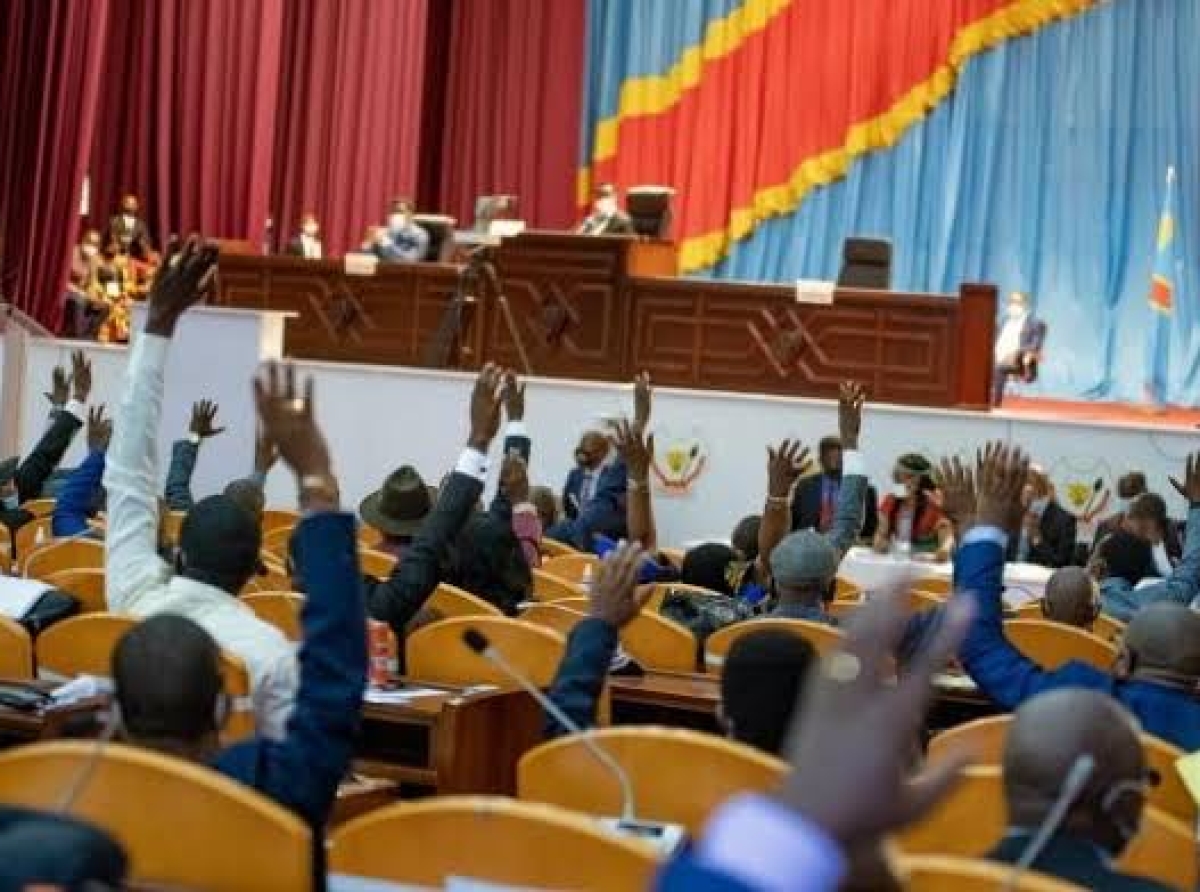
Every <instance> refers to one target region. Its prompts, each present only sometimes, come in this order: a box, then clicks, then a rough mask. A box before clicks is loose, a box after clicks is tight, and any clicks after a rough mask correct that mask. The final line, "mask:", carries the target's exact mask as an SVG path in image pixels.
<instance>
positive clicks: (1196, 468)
mask: <svg viewBox="0 0 1200 892" xmlns="http://www.w3.org/2000/svg"><path fill="white" fill-rule="evenodd" d="M1171 485H1172V486H1173V487H1175V491H1176V492H1177V493H1179V494H1180V495H1181V496H1183V497H1184V498H1185V499H1187V501H1188V505H1189V507H1190V506H1192V505H1200V452H1194V453H1192V454H1191V455H1189V456H1188V460H1187V466H1186V467H1185V468H1184V475H1183V483H1180V482H1179V481H1178V480H1176V479H1175V478H1174V477H1172V478H1171Z"/></svg>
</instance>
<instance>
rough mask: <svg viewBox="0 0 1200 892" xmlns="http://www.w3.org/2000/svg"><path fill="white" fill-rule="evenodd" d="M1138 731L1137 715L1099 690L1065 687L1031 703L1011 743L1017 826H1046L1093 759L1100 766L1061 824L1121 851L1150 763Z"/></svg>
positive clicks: (1007, 774) (1012, 809)
mask: <svg viewBox="0 0 1200 892" xmlns="http://www.w3.org/2000/svg"><path fill="white" fill-rule="evenodd" d="M1138 733H1139V729H1138V725H1137V722H1136V720H1135V719H1134V718H1133V716H1131V715H1130V714H1129V713H1128V712H1127V711H1126V710H1125V709H1124V707H1122V706H1121V705H1120V704H1119V703H1117V701H1115V700H1113V699H1112V698H1111V697H1109V696H1108V695H1106V694H1102V693H1100V692H1099V691H1091V690H1086V689H1083V688H1066V689H1062V690H1057V691H1050V692H1048V693H1045V694H1041V695H1039V696H1037V697H1034V698H1033V699H1031V700H1028V701H1026V703H1025V704H1024V705H1023V706H1021V708H1020V709H1018V710H1017V712H1016V714H1015V715H1014V717H1013V723H1012V727H1011V728H1010V729H1009V732H1008V740H1007V742H1006V744H1005V747H1004V795H1005V799H1006V800H1007V803H1008V818H1009V824H1010V826H1012V827H1018V828H1035V827H1037V826H1039V825H1040V824H1041V823H1042V821H1043V820H1044V819H1045V817H1046V815H1047V814H1048V813H1049V812H1050V810H1051V808H1052V807H1053V806H1054V803H1055V800H1056V799H1058V797H1059V796H1060V794H1061V793H1062V792H1063V785H1064V784H1065V783H1066V781H1067V778H1068V777H1069V776H1070V775H1071V774H1072V771H1073V770H1074V769H1075V766H1076V765H1077V764H1079V763H1080V760H1081V759H1082V758H1084V757H1090V758H1091V759H1092V761H1093V767H1092V769H1091V772H1090V773H1089V774H1088V775H1087V778H1086V782H1084V784H1083V786H1082V788H1081V789H1080V792H1079V795H1077V796H1076V797H1075V798H1074V800H1073V802H1072V804H1071V807H1070V808H1069V810H1068V812H1067V817H1066V819H1065V821H1064V822H1063V825H1062V827H1063V830H1064V831H1065V832H1067V833H1071V834H1073V835H1075V836H1081V837H1083V838H1086V839H1089V840H1091V841H1092V842H1094V843H1096V844H1097V845H1099V846H1101V847H1103V848H1104V849H1106V850H1108V851H1109V852H1112V853H1113V854H1116V853H1118V852H1120V850H1121V849H1122V848H1123V847H1124V846H1125V844H1126V843H1127V842H1128V837H1129V836H1130V835H1131V833H1130V831H1131V830H1134V829H1135V828H1136V827H1137V824H1138V820H1139V818H1140V816H1141V810H1142V796H1141V795H1140V792H1139V791H1140V787H1139V784H1141V782H1142V781H1143V780H1144V779H1145V776H1146V762H1145V756H1144V755H1143V753H1142V745H1141V741H1140V740H1139V739H1138Z"/></svg>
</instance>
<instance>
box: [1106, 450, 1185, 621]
mask: <svg viewBox="0 0 1200 892" xmlns="http://www.w3.org/2000/svg"><path fill="white" fill-rule="evenodd" d="M1189 464H1190V463H1189ZM1190 470H1192V469H1191V468H1190V467H1189V471H1190ZM1198 496H1200V493H1198ZM1189 502H1190V504H1191V510H1189V512H1188V525H1187V538H1186V540H1185V542H1184V547H1183V560H1181V561H1180V562H1179V566H1177V567H1174V568H1173V569H1171V571H1170V573H1169V575H1168V576H1167V577H1166V578H1165V579H1157V578H1153V577H1156V576H1157V575H1158V572H1159V571H1158V570H1157V568H1156V567H1155V562H1154V551H1153V549H1152V548H1151V546H1150V543H1148V542H1147V541H1146V540H1145V539H1143V538H1141V537H1140V536H1137V535H1134V534H1133V533H1126V532H1119V533H1115V534H1113V535H1111V536H1109V537H1108V538H1107V539H1105V540H1104V541H1103V542H1102V543H1101V544H1100V548H1099V549H1098V550H1097V552H1096V558H1097V564H1098V566H1099V568H1100V571H1101V574H1102V575H1101V582H1100V603H1101V608H1102V609H1103V610H1104V612H1105V613H1107V614H1108V615H1109V616H1111V617H1113V618H1114V619H1119V620H1121V622H1129V620H1130V619H1131V618H1132V617H1133V616H1134V615H1135V614H1136V613H1137V612H1138V611H1139V610H1142V609H1144V608H1145V607H1146V606H1147V605H1150V604H1157V603H1160V602H1164V601H1168V602H1174V603H1176V604H1183V605H1185V606H1187V605H1190V604H1191V603H1192V602H1193V601H1194V600H1195V599H1196V597H1197V596H1200V513H1198V512H1197V511H1196V508H1197V500H1192V499H1189ZM1150 579H1152V581H1146V580H1150Z"/></svg>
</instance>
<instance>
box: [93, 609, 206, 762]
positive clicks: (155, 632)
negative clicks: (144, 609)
mask: <svg viewBox="0 0 1200 892" xmlns="http://www.w3.org/2000/svg"><path fill="white" fill-rule="evenodd" d="M112 673H113V683H114V685H115V686H116V692H117V704H118V705H119V706H120V708H121V722H122V724H123V725H124V726H125V730H126V732H128V734H129V736H130V737H131V738H133V739H135V740H138V739H147V740H174V741H189V742H190V741H196V740H199V739H201V738H202V737H204V735H206V734H209V733H211V732H213V731H216V730H219V729H218V728H217V727H216V725H217V715H216V713H217V700H218V698H219V697H220V696H221V694H222V692H223V690H224V683H223V681H222V679H221V650H220V648H219V647H217V642H216V641H214V640H213V637H212V636H211V635H209V634H208V632H206V631H205V630H204V629H202V628H201V627H200V626H199V625H197V624H196V623H194V622H192V620H190V619H187V618H186V617H183V616H179V615H177V614H173V613H161V614H159V615H157V616H152V617H150V618H149V619H146V620H143V621H142V622H140V623H138V624H137V625H136V626H134V627H133V628H132V629H130V630H129V631H128V632H126V633H125V635H124V636H122V638H121V640H120V641H118V642H117V646H116V648H115V649H114V651H113V658H112Z"/></svg>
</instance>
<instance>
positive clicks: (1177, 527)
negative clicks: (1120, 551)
mask: <svg viewBox="0 0 1200 892" xmlns="http://www.w3.org/2000/svg"><path fill="white" fill-rule="evenodd" d="M1124 521H1125V512H1124V511H1118V512H1117V513H1116V514H1110V515H1109V516H1108V517H1106V518H1104V520H1102V521H1100V523H1099V524H1098V525H1097V527H1096V535H1095V536H1093V537H1092V551H1095V550H1096V549H1097V548H1099V547H1100V543H1101V542H1102V541H1104V539H1106V538H1107V537H1109V536H1111V535H1112V534H1113V533H1115V532H1117V531H1118V530H1120V529H1121V524H1122V523H1124ZM1183 526H1184V524H1183V522H1182V521H1180V520H1176V519H1175V518H1174V517H1168V518H1167V533H1166V535H1165V536H1163V544H1164V545H1166V546H1167V556H1168V557H1169V558H1171V560H1173V561H1177V560H1179V559H1180V558H1181V557H1183V534H1182V529H1183Z"/></svg>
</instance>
